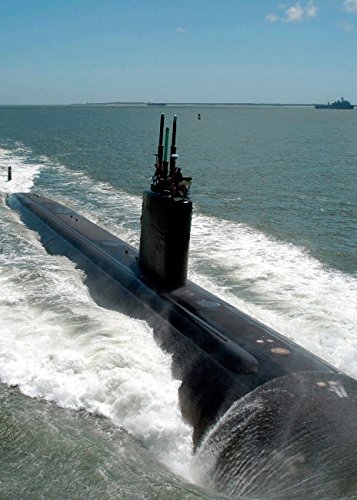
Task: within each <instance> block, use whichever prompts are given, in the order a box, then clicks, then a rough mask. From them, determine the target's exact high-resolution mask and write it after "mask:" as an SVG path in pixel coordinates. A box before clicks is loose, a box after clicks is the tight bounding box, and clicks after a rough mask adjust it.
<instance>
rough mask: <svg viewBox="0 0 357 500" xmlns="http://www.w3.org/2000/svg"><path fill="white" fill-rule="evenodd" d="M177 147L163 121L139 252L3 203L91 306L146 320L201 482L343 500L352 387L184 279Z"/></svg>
mask: <svg viewBox="0 0 357 500" xmlns="http://www.w3.org/2000/svg"><path fill="white" fill-rule="evenodd" d="M176 136H177V117H176V116H175V117H174V119H173V123H172V130H171V142H170V129H169V127H166V128H165V116H164V114H162V115H161V117H160V127H159V141H158V147H157V152H156V162H155V170H154V175H153V177H152V180H151V184H150V186H149V188H148V189H146V190H145V191H144V193H143V202H142V214H141V234H140V245H139V250H137V249H136V248H134V247H133V246H131V245H129V244H127V243H126V242H125V241H123V240H121V239H120V238H118V237H116V236H115V235H113V234H111V233H110V232H108V231H107V230H105V229H103V228H101V227H99V226H98V225H96V224H94V223H93V222H91V221H89V220H88V219H86V218H85V217H83V216H82V215H81V214H79V213H77V212H75V211H73V210H72V209H70V208H68V207H66V206H64V205H62V204H60V203H58V202H56V201H55V200H52V199H49V198H46V197H44V196H41V194H37V193H12V194H9V195H8V196H7V204H8V206H9V207H10V208H11V209H14V210H16V211H18V212H19V214H20V217H21V219H22V221H23V222H24V223H25V224H26V225H27V226H28V227H29V228H30V229H32V230H34V231H36V232H37V233H38V234H39V236H40V240H41V242H42V244H43V246H44V247H45V248H46V250H47V251H48V252H49V253H50V254H55V255H63V256H66V257H67V258H69V259H70V260H72V261H73V262H74V263H75V264H76V265H77V266H78V268H80V269H82V270H83V271H84V272H85V276H86V278H85V281H86V284H87V286H88V288H89V290H90V293H91V295H92V296H93V298H94V300H95V301H96V302H97V303H98V304H99V305H101V306H103V307H106V308H110V309H113V310H118V311H120V312H123V313H125V314H127V315H130V316H132V317H134V318H138V319H143V320H145V321H147V322H148V324H149V325H150V326H151V327H152V329H153V334H154V337H155V339H156V341H157V342H158V344H159V345H160V346H161V347H162V349H164V350H165V351H166V352H169V353H170V354H171V355H172V372H173V376H174V377H175V378H177V379H178V380H180V387H179V403H180V409H181V413H182V416H183V418H184V419H185V420H186V421H187V422H189V423H190V425H191V426H192V429H193V449H194V452H195V454H196V456H197V462H200V463H201V464H202V465H201V466H200V467H201V468H200V470H199V472H197V475H198V476H199V480H200V481H201V482H204V483H205V484H206V485H209V486H210V487H212V488H215V489H217V490H219V491H223V492H225V493H227V494H229V495H232V496H234V497H238V496H245V497H247V496H254V498H259V497H262V498H301V496H302V495H305V496H306V495H307V496H308V497H309V495H311V496H314V497H316V496H318V495H320V496H322V497H323V498H336V497H338V498H352V496H351V495H355V494H357V458H356V449H357V419H356V414H357V381H356V380H354V379H352V378H350V377H349V376H347V375H346V374H344V373H342V372H341V371H339V370H338V369H336V368H335V367H333V366H332V365H330V364H329V363H327V362H326V361H324V360H322V359H320V358H319V357H317V356H316V355H314V354H313V353H311V352H309V351H307V350H306V349H304V348H302V347H301V346H299V345H297V344H295V343H294V342H292V341H291V340H289V339H287V338H286V337H284V336H283V335H281V334H279V333H278V332H276V331H275V330H273V329H271V328H269V327H268V326H266V325H264V324H263V323H261V322H259V321H257V320H256V319H254V318H253V317H250V316H249V315H247V314H245V313H244V312H242V311H240V310H238V309H236V308H234V307H233V306H232V305H230V304H229V303H227V302H225V301H224V300H222V299H220V298H218V297H216V296H215V295H213V294H212V293H210V292H208V291H206V290H205V289H203V288H202V287H200V286H198V285H197V284H195V283H193V282H191V281H190V280H188V279H187V272H188V263H189V242H190V233H191V221H192V211H193V204H192V200H191V198H190V186H191V182H192V179H191V178H190V177H184V176H183V174H182V173H181V170H180V169H179V168H178V166H177V146H176ZM169 143H170V144H169ZM143 355H145V353H143Z"/></svg>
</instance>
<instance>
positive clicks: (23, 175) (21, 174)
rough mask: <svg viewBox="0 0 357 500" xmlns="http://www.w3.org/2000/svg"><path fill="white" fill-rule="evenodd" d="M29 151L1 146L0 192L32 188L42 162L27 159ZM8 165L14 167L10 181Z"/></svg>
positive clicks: (26, 190)
mask: <svg viewBox="0 0 357 500" xmlns="http://www.w3.org/2000/svg"><path fill="white" fill-rule="evenodd" d="M26 153H27V151H26V150H25V149H24V148H21V147H18V148H17V149H16V150H15V151H12V150H9V149H4V148H1V147H0V193H16V192H19V191H21V192H28V191H30V190H31V188H32V186H33V184H34V180H35V178H36V176H37V175H38V174H39V173H40V170H41V167H42V164H41V163H32V162H30V161H28V160H27V154H26ZM8 167H11V168H12V180H11V181H8V180H7V178H8Z"/></svg>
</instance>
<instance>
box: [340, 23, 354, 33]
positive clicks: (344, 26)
mask: <svg viewBox="0 0 357 500" xmlns="http://www.w3.org/2000/svg"><path fill="white" fill-rule="evenodd" d="M340 26H341V28H342V29H343V31H346V33H352V31H354V30H355V28H356V26H355V25H354V24H353V23H349V22H344V23H341V24H340Z"/></svg>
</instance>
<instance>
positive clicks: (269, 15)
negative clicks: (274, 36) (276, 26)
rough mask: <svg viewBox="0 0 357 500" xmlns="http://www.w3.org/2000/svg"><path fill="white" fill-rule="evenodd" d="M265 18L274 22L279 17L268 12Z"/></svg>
mask: <svg viewBox="0 0 357 500" xmlns="http://www.w3.org/2000/svg"><path fill="white" fill-rule="evenodd" d="M265 20H266V21H269V22H270V23H276V22H277V21H278V20H279V18H278V16H277V15H276V14H268V15H267V16H266V18H265Z"/></svg>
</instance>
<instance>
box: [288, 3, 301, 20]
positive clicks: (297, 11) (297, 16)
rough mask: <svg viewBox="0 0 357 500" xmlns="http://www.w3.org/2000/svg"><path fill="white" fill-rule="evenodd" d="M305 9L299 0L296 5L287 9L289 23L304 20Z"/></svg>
mask: <svg viewBox="0 0 357 500" xmlns="http://www.w3.org/2000/svg"><path fill="white" fill-rule="evenodd" d="M304 14H305V10H304V9H303V7H301V5H300V4H299V2H298V3H297V4H296V5H292V6H291V7H289V8H288V9H286V11H285V21H286V22H287V23H295V22H299V21H302V20H303V18H304Z"/></svg>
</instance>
